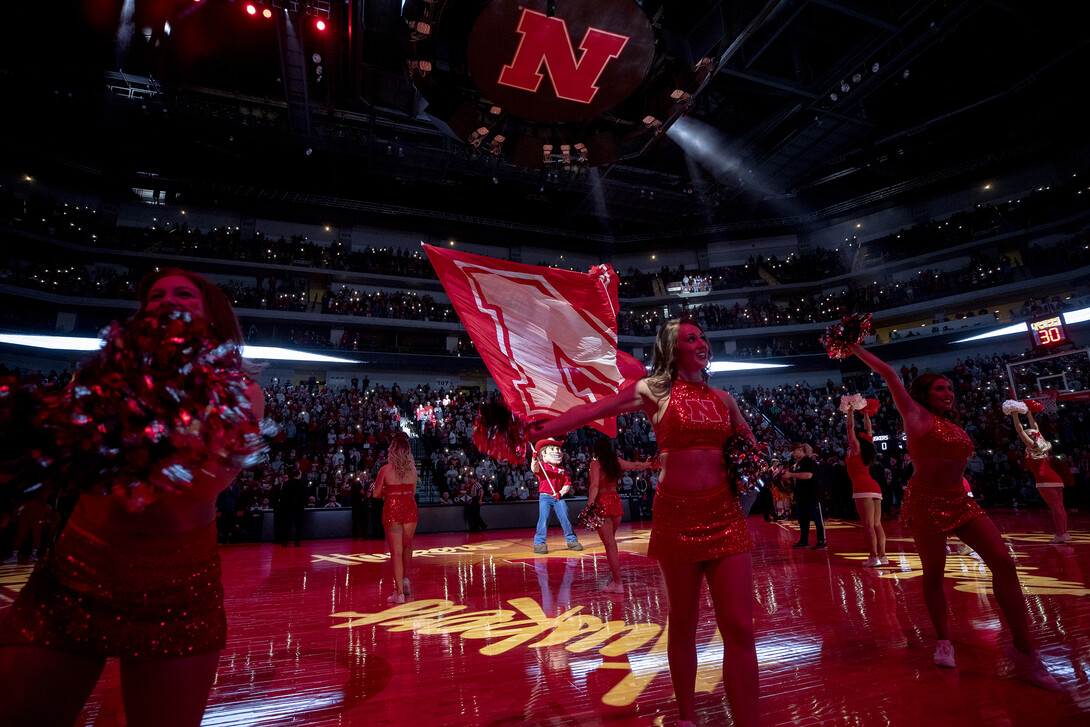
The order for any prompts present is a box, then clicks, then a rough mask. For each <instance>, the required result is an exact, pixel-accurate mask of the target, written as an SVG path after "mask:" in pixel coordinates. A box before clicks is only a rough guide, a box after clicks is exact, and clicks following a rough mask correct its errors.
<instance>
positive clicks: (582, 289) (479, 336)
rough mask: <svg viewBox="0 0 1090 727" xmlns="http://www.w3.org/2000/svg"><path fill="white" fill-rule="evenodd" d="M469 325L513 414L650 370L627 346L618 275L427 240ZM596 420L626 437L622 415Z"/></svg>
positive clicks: (553, 411) (536, 411)
mask: <svg viewBox="0 0 1090 727" xmlns="http://www.w3.org/2000/svg"><path fill="white" fill-rule="evenodd" d="M424 250H425V252H427V253H428V259H429V260H431V264H432V266H433V267H434V268H435V271H436V272H437V273H438V274H439V280H440V282H442V284H443V288H444V289H445V290H446V292H447V295H448V296H450V301H451V303H452V304H453V305H454V310H455V311H457V313H458V317H459V318H460V319H461V321H462V325H464V326H465V327H466V331H468V332H469V337H470V338H472V339H473V344H474V345H475V346H476V347H477V351H478V353H480V354H481V357H482V358H483V359H484V363H485V365H486V366H487V367H488V371H489V372H490V373H491V374H492V378H493V379H495V381H496V385H497V386H498V387H499V390H500V393H501V394H502V395H503V400H504V401H505V402H506V403H507V406H509V407H510V408H511V410H512V411H513V412H515V413H516V414H519V415H521V416H523V417H525V418H527V419H529V420H531V421H534V420H538V419H546V418H549V417H554V416H557V415H558V414H562V413H563V412H565V411H567V410H568V409H571V408H572V407H574V406H577V405H579V404H582V403H585V402H591V401H596V400H598V399H601V398H604V397H606V396H609V395H610V394H615V393H617V391H619V390H620V389H621V388H623V387H624V386H627V385H629V384H632V383H635V382H636V381H638V380H639V379H640V377H642V376H644V375H645V373H646V371H645V370H644V367H643V365H642V364H641V363H640V362H639V361H637V360H636V359H634V358H633V357H632V356H629V355H628V354H626V353H624V352H623V351H618V350H617V274H616V273H615V272H614V271H613V268H612V267H610V266H609V265H601V266H598V265H596V266H595V267H594V268H592V269H591V272H590V273H575V272H571V271H568V270H557V269H555V268H546V267H539V266H536V265H523V264H522V263H511V262H506V261H504V260H497V259H495V258H490V257H485V256H483V255H474V254H472V253H467V252H458V251H455V250H450V249H448V248H441V247H433V246H431V245H424ZM593 426H594V427H595V428H596V429H598V430H600V431H602V432H603V433H605V434H606V435H608V436H610V437H615V436H617V422H616V420H615V419H609V420H604V421H598V422H595V423H594V424H593Z"/></svg>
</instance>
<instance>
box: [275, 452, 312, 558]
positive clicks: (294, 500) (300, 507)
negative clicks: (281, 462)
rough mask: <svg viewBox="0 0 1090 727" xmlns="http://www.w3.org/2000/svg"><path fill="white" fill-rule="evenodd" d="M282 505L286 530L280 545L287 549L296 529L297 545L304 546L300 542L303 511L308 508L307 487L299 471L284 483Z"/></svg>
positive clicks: (281, 534)
mask: <svg viewBox="0 0 1090 727" xmlns="http://www.w3.org/2000/svg"><path fill="white" fill-rule="evenodd" d="M280 503H281V507H282V508H283V510H284V529H283V531H281V533H280V544H281V545H283V546H284V547H287V545H288V538H289V536H290V535H291V534H292V529H293V528H294V530H295V544H296V545H302V542H300V541H301V540H302V539H303V511H304V510H305V509H306V506H307V485H306V483H305V482H303V480H301V479H300V478H299V470H292V471H291V475H290V476H289V477H288V481H287V482H285V483H284V492H283V495H282V496H281V498H280ZM274 517H275V516H274Z"/></svg>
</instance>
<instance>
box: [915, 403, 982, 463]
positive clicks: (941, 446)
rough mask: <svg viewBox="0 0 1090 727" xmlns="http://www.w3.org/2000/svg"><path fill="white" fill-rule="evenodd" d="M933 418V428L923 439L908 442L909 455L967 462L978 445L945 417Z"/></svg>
mask: <svg viewBox="0 0 1090 727" xmlns="http://www.w3.org/2000/svg"><path fill="white" fill-rule="evenodd" d="M931 416H932V417H933V420H932V424H931V428H930V429H928V430H927V433H926V434H924V435H923V436H922V437H919V438H917V439H915V440H913V439H909V440H908V453H909V454H910V455H912V456H913V457H917V458H919V459H925V458H926V459H961V460H965V461H966V462H968V461H969V458H970V457H972V456H973V452H975V451H976V445H974V444H973V440H972V438H971V437H970V436H969V435H968V434H966V433H965V430H964V429H962V428H961V427H959V426H958V425H957V424H954V423H953V422H952V421H950V420H948V419H944V418H943V417H939V416H935V415H934V414H932V415H931Z"/></svg>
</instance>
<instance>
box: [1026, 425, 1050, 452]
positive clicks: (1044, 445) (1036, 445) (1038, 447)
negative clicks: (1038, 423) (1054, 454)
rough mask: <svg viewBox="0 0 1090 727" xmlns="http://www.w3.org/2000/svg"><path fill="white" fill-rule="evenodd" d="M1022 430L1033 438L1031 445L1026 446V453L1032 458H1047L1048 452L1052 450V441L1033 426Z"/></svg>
mask: <svg viewBox="0 0 1090 727" xmlns="http://www.w3.org/2000/svg"><path fill="white" fill-rule="evenodd" d="M1024 431H1025V432H1026V434H1028V435H1029V438H1030V439H1032V440H1033V446H1032V447H1026V454H1028V455H1029V456H1030V457H1033V458H1034V459H1047V458H1048V453H1049V452H1051V451H1052V442H1050V441H1048V440H1047V439H1045V438H1044V437H1043V436H1041V433H1040V432H1039V431H1038V430H1036V429H1034V428H1033V427H1028V428H1026V429H1025V430H1024Z"/></svg>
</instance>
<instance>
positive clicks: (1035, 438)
mask: <svg viewBox="0 0 1090 727" xmlns="http://www.w3.org/2000/svg"><path fill="white" fill-rule="evenodd" d="M1018 405H1020V406H1018ZM1003 409H1004V410H1005V411H1009V413H1010V415H1011V420H1012V421H1013V422H1014V431H1016V432H1018V438H1019V439H1021V440H1022V444H1024V445H1026V468H1027V469H1028V470H1029V471H1030V472H1031V473H1032V474H1033V481H1034V482H1035V483H1036V485H1037V494H1039V495H1040V496H1041V499H1042V500H1044V501H1045V504H1046V505H1048V511H1049V512H1050V513H1052V525H1053V527H1055V529H1056V535H1055V536H1053V538H1052V540H1050V541H1048V542H1050V543H1066V542H1067V541H1069V540H1071V536H1070V535H1069V534H1068V532H1067V510H1065V509H1064V490H1063V488H1064V483H1063V478H1062V477H1060V475H1058V474H1056V470H1054V469H1052V465H1051V464H1049V461H1048V460H1049V455H1050V453H1051V452H1052V443H1051V442H1049V441H1048V440H1047V439H1045V438H1044V437H1043V436H1041V429H1040V427H1038V426H1037V422H1036V421H1035V420H1034V419H1033V412H1032V411H1030V410H1029V407H1028V406H1027V405H1026V403H1025V402H1020V401H1007V402H1004V404H1003ZM1019 413H1024V414H1025V415H1026V418H1027V419H1028V420H1029V428H1028V429H1023V428H1022V418H1021V417H1020V416H1018V415H1019Z"/></svg>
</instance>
